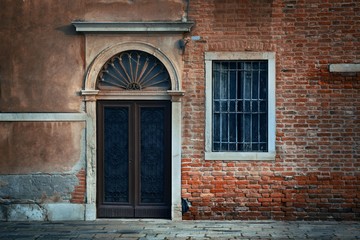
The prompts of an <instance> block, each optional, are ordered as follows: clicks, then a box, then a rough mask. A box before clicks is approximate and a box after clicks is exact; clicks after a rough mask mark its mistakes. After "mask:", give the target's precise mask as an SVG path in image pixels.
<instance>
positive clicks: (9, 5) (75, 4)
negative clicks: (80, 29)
mask: <svg viewBox="0 0 360 240" xmlns="http://www.w3.org/2000/svg"><path fill="white" fill-rule="evenodd" d="M0 6H1V8H0V19H1V21H0V40H1V41H0V52H1V54H0V112H79V111H81V101H82V98H81V97H80V96H79V90H80V89H81V88H82V86H83V81H84V76H85V71H86V63H85V56H84V54H85V51H84V49H85V37H84V35H82V34H79V33H76V32H75V29H74V27H73V26H72V25H71V22H72V21H74V20H84V21H159V20H161V21H180V20H181V18H182V17H183V16H184V15H185V9H186V1H185V0H86V1H85V0H76V1H72V0H46V1H37V0H0Z"/></svg>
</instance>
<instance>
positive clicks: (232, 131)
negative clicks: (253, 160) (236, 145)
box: [229, 114, 237, 142]
mask: <svg viewBox="0 0 360 240" xmlns="http://www.w3.org/2000/svg"><path fill="white" fill-rule="evenodd" d="M229 128H230V131H229V134H230V142H236V131H235V129H236V128H237V123H236V114H229Z"/></svg>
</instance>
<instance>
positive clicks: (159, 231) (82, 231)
mask: <svg viewBox="0 0 360 240" xmlns="http://www.w3.org/2000/svg"><path fill="white" fill-rule="evenodd" d="M0 239H1V240H7V239H16V240H19V239H20V240H21V239H31V240H35V239H36V240H42V239H46V240H60V239H64V240H65V239H67V240H68V239H75V240H78V239H169V240H170V239H176V240H186V239H189V240H192V239H326V240H328V239H360V222H318V221H316V222H281V221H168V220H96V221H89V222H84V221H76V222H75V221H69V222H0Z"/></svg>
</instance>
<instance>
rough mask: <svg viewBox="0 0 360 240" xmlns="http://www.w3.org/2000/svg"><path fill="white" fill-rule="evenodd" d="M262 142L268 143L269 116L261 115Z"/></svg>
mask: <svg viewBox="0 0 360 240" xmlns="http://www.w3.org/2000/svg"><path fill="white" fill-rule="evenodd" d="M259 117H260V141H261V142H267V115H266V114H260V115H259Z"/></svg>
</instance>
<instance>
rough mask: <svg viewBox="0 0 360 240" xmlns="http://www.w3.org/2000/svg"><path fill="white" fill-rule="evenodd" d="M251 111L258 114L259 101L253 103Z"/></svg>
mask: <svg viewBox="0 0 360 240" xmlns="http://www.w3.org/2000/svg"><path fill="white" fill-rule="evenodd" d="M251 111H252V113H257V112H258V102H257V101H251Z"/></svg>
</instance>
